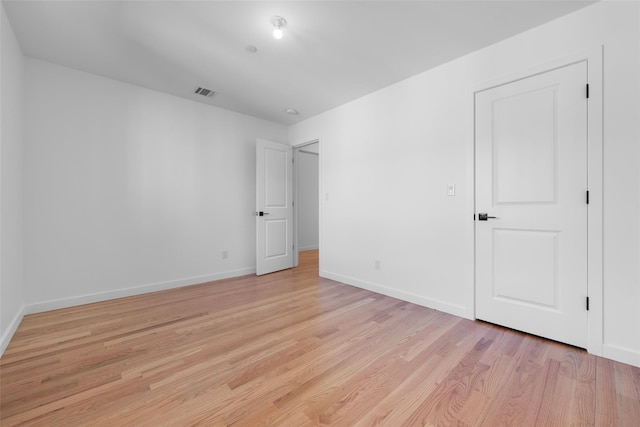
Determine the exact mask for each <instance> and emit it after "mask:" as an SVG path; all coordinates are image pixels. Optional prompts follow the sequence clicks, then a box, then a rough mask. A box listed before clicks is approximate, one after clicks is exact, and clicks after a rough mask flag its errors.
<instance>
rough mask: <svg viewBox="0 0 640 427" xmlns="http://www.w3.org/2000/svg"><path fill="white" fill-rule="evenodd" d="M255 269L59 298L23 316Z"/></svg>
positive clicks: (27, 310)
mask: <svg viewBox="0 0 640 427" xmlns="http://www.w3.org/2000/svg"><path fill="white" fill-rule="evenodd" d="M255 272H256V269H255V268H243V269H240V270H231V271H224V272H221V273H216V274H210V275H206V276H198V277H190V278H187V279H180V280H172V281H168V282H160V283H153V284H150V285H142V286H133V287H130V288H125V289H118V290H115V291H108V292H100V293H94V294H87V295H81V296H77V297H70V298H61V299H56V300H49V301H43V302H37V303H34V304H29V305H27V306H26V307H25V309H24V314H34V313H41V312H43V311H50V310H58V309H60V308H67V307H74V306H77V305H83V304H91V303H94V302H100V301H107V300H111V299H116V298H123V297H129V296H132V295H140V294H146V293H148V292H156V291H163V290H166V289H173V288H179V287H182V286H189V285H198V284H200V283H205V282H212V281H215V280H222V279H228V278H231V277H238V276H245V275H247V274H255Z"/></svg>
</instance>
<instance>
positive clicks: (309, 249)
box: [298, 245, 320, 252]
mask: <svg viewBox="0 0 640 427" xmlns="http://www.w3.org/2000/svg"><path fill="white" fill-rule="evenodd" d="M319 248H320V247H319V246H318V245H312V246H300V247H299V248H298V251H299V252H304V251H315V250H316V249H319Z"/></svg>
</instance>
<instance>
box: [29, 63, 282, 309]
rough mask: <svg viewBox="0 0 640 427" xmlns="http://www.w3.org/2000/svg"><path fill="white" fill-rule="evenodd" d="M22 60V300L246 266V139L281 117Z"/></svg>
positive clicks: (245, 270)
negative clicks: (266, 116) (263, 116)
mask: <svg viewBox="0 0 640 427" xmlns="http://www.w3.org/2000/svg"><path fill="white" fill-rule="evenodd" d="M25 68H26V70H25V72H26V74H25V76H26V77H25V84H26V90H25V117H26V123H27V124H28V126H27V127H26V129H25V182H24V185H25V191H24V197H25V240H24V244H25V283H26V285H25V286H26V302H27V303H28V304H29V307H28V311H29V312H32V311H40V310H45V309H51V308H56V307H63V306H68V305H73V304H79V303H84V302H89V301H95V300H101V299H105V298H111V297H117V296H123V295H129V294H134V293H138V292H142V291H148V290H156V289H162V288H166V287H174V286H179V285H184V284H193V283H199V282H204V281H208V280H214V279H219V278H223V277H228V276H235V275H240V274H249V273H252V272H254V271H255V217H254V216H253V215H252V214H253V212H254V210H255V141H256V138H258V137H260V138H265V139H270V140H274V141H283V142H284V141H286V138H287V129H286V127H284V126H281V125H278V124H275V123H271V122H267V121H263V120H259V119H255V118H252V117H249V116H244V115H241V114H237V113H234V112H230V111H226V110H222V109H218V108H214V107H211V106H207V105H204V104H200V103H196V102H192V101H188V100H184V99H181V98H177V97H173V96H170V95H166V94H162V93H158V92H154V91H151V90H147V89H143V88H140V87H136V86H131V85H128V84H124V83H120V82H117V81H114V80H109V79H106V78H102V77H99V76H96V75H92V74H87V73H84V72H80V71H75V70H71V69H68V68H63V67H60V66H57V65H54V64H51V63H47V62H43V61H39V60H35V59H26V61H25ZM223 251H228V255H229V256H228V259H223V258H222V252H223Z"/></svg>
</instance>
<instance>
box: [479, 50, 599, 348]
mask: <svg viewBox="0 0 640 427" xmlns="http://www.w3.org/2000/svg"><path fill="white" fill-rule="evenodd" d="M603 51H604V46H595V47H593V48H591V49H587V50H584V51H580V52H576V53H575V54H572V55H567V56H564V57H561V58H556V59H553V60H550V61H547V62H545V63H543V64H540V65H538V66H536V67H533V68H530V69H527V70H523V71H521V72H516V73H510V74H507V75H504V76H502V77H499V78H496V79H492V80H490V81H486V82H484V83H482V84H479V85H478V86H477V88H476V90H475V91H474V92H473V98H474V99H473V123H474V126H473V132H474V135H473V190H474V191H473V211H474V213H475V212H476V186H477V182H476V134H475V129H476V107H475V98H476V94H477V93H478V92H481V91H485V90H488V89H492V88H494V87H497V86H501V85H504V84H507V83H512V82H515V81H518V80H522V79H525V78H528V77H532V76H534V75H537V74H542V73H545V72H548V71H551V70H554V69H557V68H561V67H565V66H568V65H571V64H575V63H578V62H582V61H586V62H587V82H588V84H589V101H588V103H587V188H588V190H589V206H588V210H587V295H588V296H589V311H588V313H587V351H588V352H589V353H591V354H595V355H598V356H602V352H603V344H604V339H603V338H604V333H603V294H604V292H603V287H604V285H603V188H604V186H603V158H604V155H603V122H604V118H603ZM476 226H477V222H476V221H474V227H473V241H474V254H473V256H474V259H473V265H474V288H473V289H474V296H473V310H474V314H473V315H474V318H475V316H476V314H475V310H476V286H477V278H476V274H477V273H476V272H477V257H476V250H477V249H476V244H475V243H476Z"/></svg>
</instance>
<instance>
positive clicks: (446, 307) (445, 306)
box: [320, 270, 474, 320]
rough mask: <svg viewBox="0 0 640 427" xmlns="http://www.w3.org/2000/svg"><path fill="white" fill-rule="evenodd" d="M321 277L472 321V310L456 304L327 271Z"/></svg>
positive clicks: (321, 273)
mask: <svg viewBox="0 0 640 427" xmlns="http://www.w3.org/2000/svg"><path fill="white" fill-rule="evenodd" d="M320 276H321V277H326V278H327V279H331V280H335V281H336V282H340V283H344V284H347V285H351V286H355V287H357V288H362V289H366V290H368V291H371V292H375V293H378V294H382V295H387V296H390V297H393V298H397V299H400V300H402V301H407V302H411V303H413V304H418V305H421V306H423V307H427V308H432V309H434V310H438V311H443V312H445V313H449V314H453V315H454V316H458V317H463V318H465V319H470V320H473V319H474V317H473V310H470V309H469V308H467V307H464V306H462V305H457V304H451V303H447V302H443V301H439V300H436V299H432V298H427V297H424V296H422V295H417V294H414V293H411V292H405V291H401V290H398V289H394V288H389V287H387V286H383V285H378V284H375V283H371V282H365V281H363V280H358V279H354V278H353V277H347V276H343V275H340V274H335V273H331V272H328V271H325V270H323V271H321V272H320Z"/></svg>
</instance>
